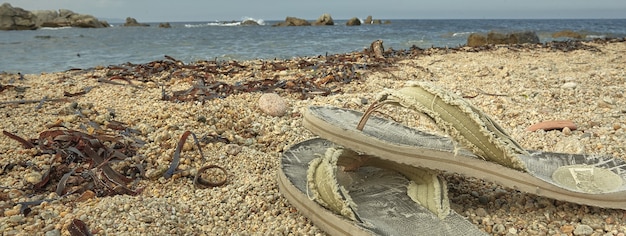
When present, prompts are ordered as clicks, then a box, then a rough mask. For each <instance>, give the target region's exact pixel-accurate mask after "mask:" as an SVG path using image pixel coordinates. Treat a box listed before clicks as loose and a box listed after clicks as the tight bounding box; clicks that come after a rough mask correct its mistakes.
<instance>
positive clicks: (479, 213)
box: [475, 207, 487, 217]
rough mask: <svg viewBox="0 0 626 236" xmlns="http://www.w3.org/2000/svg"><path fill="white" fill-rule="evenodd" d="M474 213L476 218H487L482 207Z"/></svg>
mask: <svg viewBox="0 0 626 236" xmlns="http://www.w3.org/2000/svg"><path fill="white" fill-rule="evenodd" d="M475 213H476V215H477V216H480V217H485V216H487V211H486V210H485V208H482V207H479V208H477V209H476V212H475Z"/></svg>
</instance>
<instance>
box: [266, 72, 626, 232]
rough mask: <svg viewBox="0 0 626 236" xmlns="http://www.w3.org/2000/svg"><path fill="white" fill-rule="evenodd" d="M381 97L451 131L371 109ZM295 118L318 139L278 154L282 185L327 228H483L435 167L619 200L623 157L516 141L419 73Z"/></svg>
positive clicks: (560, 195)
mask: <svg viewBox="0 0 626 236" xmlns="http://www.w3.org/2000/svg"><path fill="white" fill-rule="evenodd" d="M385 104H392V105H398V106H402V107H406V108H409V109H411V110H414V111H417V112H419V113H422V114H424V115H426V117H429V118H430V119H432V120H433V121H434V123H435V124H436V125H437V126H438V127H439V128H440V129H441V130H443V131H444V132H446V133H447V134H448V135H449V136H450V138H448V137H442V136H438V135H434V134H429V133H426V132H423V131H419V130H417V129H414V128H410V127H407V126H404V125H401V124H399V123H396V122H393V121H390V120H387V119H382V118H378V117H373V116H371V117H370V114H371V113H372V111H373V110H375V109H377V108H378V107H380V106H383V105H385ZM303 123H304V126H305V127H306V128H307V129H309V130H311V131H312V132H313V133H315V134H317V135H319V136H320V137H322V138H323V139H322V138H315V139H311V140H307V141H304V142H301V143H298V144H296V145H294V146H292V147H290V148H289V149H288V150H286V151H285V152H284V153H283V155H282V159H281V168H280V169H279V172H278V181H279V187H280V190H281V192H282V193H283V194H284V195H285V197H286V198H287V199H288V200H289V201H290V202H291V203H292V204H293V205H294V206H296V207H297V208H298V209H299V210H300V211H301V212H302V213H303V214H304V215H305V216H307V217H308V218H309V219H311V220H312V221H313V222H314V224H316V225H317V226H318V227H320V228H322V229H323V230H325V231H327V232H328V233H330V234H332V235H355V234H363V235H372V234H374V235H415V234H417V235H424V234H428V235H482V234H484V232H482V231H480V230H479V229H478V228H477V227H476V226H475V225H473V224H471V223H470V222H468V221H466V220H465V219H464V218H463V217H462V216H460V215H458V214H457V213H456V212H454V211H452V210H450V208H449V202H448V198H447V188H446V183H445V180H444V179H442V178H440V176H439V175H438V172H439V171H447V172H454V173H460V174H463V175H465V176H470V177H476V178H481V179H485V180H488V181H492V182H495V183H498V184H500V185H502V186H506V187H511V188H514V189H517V190H520V191H523V192H528V193H532V194H536V195H539V196H545V197H549V198H554V199H558V200H562V201H569V202H574V203H579V204H584V205H591V206H598V207H603V208H617V209H626V162H625V161H624V160H621V159H616V158H611V157H606V156H597V155H583V154H565V153H551V152H541V151H531V150H526V149H524V148H522V147H521V146H520V145H519V144H518V143H517V142H515V140H513V139H512V138H511V137H510V136H509V135H507V134H506V132H505V131H504V130H503V129H502V128H501V127H500V126H499V125H498V124H497V123H495V122H494V121H493V120H492V119H491V118H489V117H488V116H487V115H486V114H484V113H483V112H481V111H480V110H479V109H477V108H476V107H474V106H472V105H471V104H470V103H468V102H467V101H466V100H464V99H462V98H460V97H458V96H456V95H455V94H452V93H449V92H447V91H445V90H442V89H440V88H437V87H436V86H433V85H432V84H429V83H426V82H420V83H415V84H412V85H410V86H408V87H405V88H402V89H399V90H386V91H384V92H382V93H381V94H380V95H379V98H378V99H377V100H376V102H374V104H372V106H371V107H370V108H369V109H368V110H367V111H365V113H361V112H357V111H352V110H347V109H342V108H333V107H310V108H309V110H308V111H307V113H305V115H304V121H303Z"/></svg>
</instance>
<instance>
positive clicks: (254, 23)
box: [240, 20, 259, 26]
mask: <svg viewBox="0 0 626 236" xmlns="http://www.w3.org/2000/svg"><path fill="white" fill-rule="evenodd" d="M240 25H246V26H254V25H259V23H258V22H256V21H254V20H244V21H242V22H241V24H240Z"/></svg>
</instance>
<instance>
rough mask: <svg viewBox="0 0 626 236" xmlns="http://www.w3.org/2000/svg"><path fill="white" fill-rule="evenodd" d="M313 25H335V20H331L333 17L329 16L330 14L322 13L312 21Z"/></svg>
mask: <svg viewBox="0 0 626 236" xmlns="http://www.w3.org/2000/svg"><path fill="white" fill-rule="evenodd" d="M313 25H335V22H334V21H333V18H332V17H331V16H330V14H328V13H324V14H323V15H321V16H320V17H319V18H317V20H316V21H315V22H313Z"/></svg>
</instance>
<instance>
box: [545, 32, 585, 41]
mask: <svg viewBox="0 0 626 236" xmlns="http://www.w3.org/2000/svg"><path fill="white" fill-rule="evenodd" d="M585 37H586V36H585V35H584V34H581V33H577V32H574V31H571V30H562V31H559V32H555V33H553V34H552V38H574V39H583V38H585Z"/></svg>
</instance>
